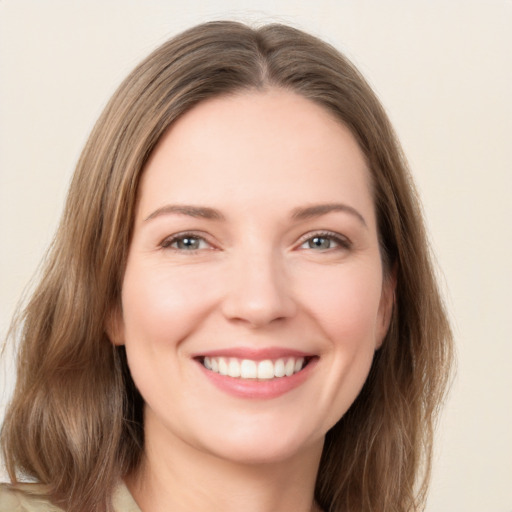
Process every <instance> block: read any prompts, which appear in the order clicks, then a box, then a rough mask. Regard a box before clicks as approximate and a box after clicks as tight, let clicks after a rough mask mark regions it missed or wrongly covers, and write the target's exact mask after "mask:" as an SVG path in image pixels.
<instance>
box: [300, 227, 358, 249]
mask: <svg viewBox="0 0 512 512" xmlns="http://www.w3.org/2000/svg"><path fill="white" fill-rule="evenodd" d="M315 238H325V239H328V240H331V241H334V243H335V244H336V245H337V247H329V248H327V249H321V248H320V250H319V252H325V251H331V250H335V249H350V248H351V247H352V242H351V241H350V240H349V239H348V238H347V237H345V236H343V235H340V234H339V233H334V232H332V231H319V232H317V233H313V234H311V233H308V234H306V235H304V236H303V237H302V238H301V239H300V240H299V247H302V246H303V245H304V244H305V243H306V242H309V241H310V240H313V239H315ZM308 249H310V250H315V249H314V248H313V247H309V248H308Z"/></svg>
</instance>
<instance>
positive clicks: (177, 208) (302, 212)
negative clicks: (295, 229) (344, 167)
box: [144, 203, 367, 227]
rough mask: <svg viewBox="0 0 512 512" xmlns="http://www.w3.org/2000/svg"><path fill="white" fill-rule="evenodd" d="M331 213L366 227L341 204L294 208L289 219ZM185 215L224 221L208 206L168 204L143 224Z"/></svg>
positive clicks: (345, 205) (348, 207)
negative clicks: (348, 217)
mask: <svg viewBox="0 0 512 512" xmlns="http://www.w3.org/2000/svg"><path fill="white" fill-rule="evenodd" d="M331 212H344V213H348V214H350V215H352V216H354V217H355V218H357V219H358V220H359V221H360V222H361V223H362V224H363V225H364V226H366V227H367V224H366V220H365V219H364V217H363V216H362V215H361V213H359V212H358V211H357V210H356V209H355V208H353V207H352V206H349V205H347V204H342V203H328V204H315V205H312V206H306V207H299V208H294V209H293V210H292V215H291V218H292V219H294V220H308V219H313V218H315V217H321V216H322V215H327V214H328V213H331ZM172 214H174V215H186V216H189V217H195V218H201V219H208V220H221V221H222V220H225V217H224V215H223V214H222V213H221V212H220V211H219V210H216V209H215V208H210V207H208V206H192V205H179V204H178V205H175V204H168V205H165V206H162V207H161V208H158V209H157V210H155V211H154V212H153V213H151V214H150V215H148V216H147V217H146V218H145V219H144V222H147V221H149V220H151V219H154V218H156V217H160V216H161V215H172Z"/></svg>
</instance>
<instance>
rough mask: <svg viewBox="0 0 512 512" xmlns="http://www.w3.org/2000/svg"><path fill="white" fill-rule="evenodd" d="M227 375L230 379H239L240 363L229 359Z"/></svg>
mask: <svg viewBox="0 0 512 512" xmlns="http://www.w3.org/2000/svg"><path fill="white" fill-rule="evenodd" d="M228 375H229V376H230V377H240V363H239V362H238V359H234V358H231V359H230V360H229V363H228Z"/></svg>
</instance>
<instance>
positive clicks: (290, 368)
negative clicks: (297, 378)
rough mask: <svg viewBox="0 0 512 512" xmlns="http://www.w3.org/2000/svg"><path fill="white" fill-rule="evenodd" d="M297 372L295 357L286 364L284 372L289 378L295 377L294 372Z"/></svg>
mask: <svg viewBox="0 0 512 512" xmlns="http://www.w3.org/2000/svg"><path fill="white" fill-rule="evenodd" d="M294 371H295V359H293V357H290V359H288V361H286V364H285V366H284V372H285V374H286V376H287V377H290V376H291V375H293V372H294Z"/></svg>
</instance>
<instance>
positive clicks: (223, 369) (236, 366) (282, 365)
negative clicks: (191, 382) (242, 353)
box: [196, 356, 315, 381]
mask: <svg viewBox="0 0 512 512" xmlns="http://www.w3.org/2000/svg"><path fill="white" fill-rule="evenodd" d="M313 359H315V356H288V357H280V358H277V359H263V360H255V359H243V358H238V357H224V356H199V357H197V358H196V360H197V361H198V362H199V363H201V364H202V365H203V366H204V368H206V370H208V371H210V372H213V373H216V374H219V375H222V376H225V377H232V378H234V379H240V380H252V381H255V380H256V381H270V380H275V379H282V378H285V377H292V376H293V375H295V374H297V373H300V372H302V371H303V370H304V368H306V366H307V365H308V364H310V362H311V361H312V360H313Z"/></svg>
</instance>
